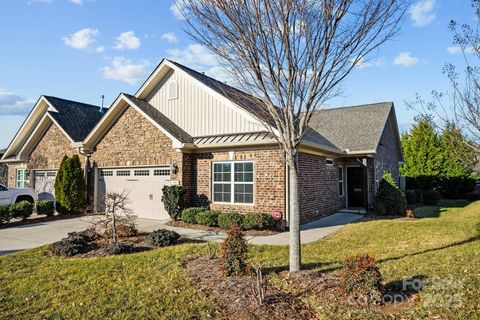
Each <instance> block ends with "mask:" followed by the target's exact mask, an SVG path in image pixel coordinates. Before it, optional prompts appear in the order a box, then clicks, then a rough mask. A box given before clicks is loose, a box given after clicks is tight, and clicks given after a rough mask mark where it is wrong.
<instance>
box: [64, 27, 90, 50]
mask: <svg viewBox="0 0 480 320" xmlns="http://www.w3.org/2000/svg"><path fill="white" fill-rule="evenodd" d="M98 33H99V32H98V30H97V29H90V28H84V29H81V30H79V31H77V32H75V33H73V34H71V35H70V36H69V37H63V38H62V40H63V43H65V45H67V46H69V47H72V48H75V49H88V48H89V47H90V45H91V44H93V43H94V42H95V41H96V37H97V36H98Z"/></svg>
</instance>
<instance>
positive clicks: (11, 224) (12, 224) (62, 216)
mask: <svg viewBox="0 0 480 320" xmlns="http://www.w3.org/2000/svg"><path fill="white" fill-rule="evenodd" d="M81 216H84V215H82V214H70V215H68V214H66V215H65V214H57V215H54V216H51V217H47V216H38V215H37V216H33V217H31V218H29V219H27V220H16V221H13V222H9V223H7V224H2V225H0V229H6V228H13V227H18V226H23V225H28V224H34V223H42V222H49V221H56V220H65V219H72V218H79V217H81Z"/></svg>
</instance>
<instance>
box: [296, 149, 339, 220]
mask: <svg viewBox="0 0 480 320" xmlns="http://www.w3.org/2000/svg"><path fill="white" fill-rule="evenodd" d="M326 160H327V159H326V157H322V156H317V155H312V154H307V153H300V154H299V156H298V165H299V181H298V182H299V197H300V212H301V214H302V216H301V222H302V223H304V222H307V221H311V220H314V219H316V218H318V217H321V216H324V215H328V214H332V213H334V212H336V211H338V210H339V209H341V208H343V207H344V206H345V204H344V197H341V196H340V195H339V187H338V161H337V160H335V161H334V165H333V166H327V163H326Z"/></svg>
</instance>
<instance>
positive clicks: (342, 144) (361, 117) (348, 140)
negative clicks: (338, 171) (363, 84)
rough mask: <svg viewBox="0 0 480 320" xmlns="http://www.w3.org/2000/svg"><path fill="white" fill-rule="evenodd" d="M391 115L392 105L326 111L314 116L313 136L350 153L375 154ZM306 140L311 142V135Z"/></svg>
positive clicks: (379, 104)
mask: <svg viewBox="0 0 480 320" xmlns="http://www.w3.org/2000/svg"><path fill="white" fill-rule="evenodd" d="M392 115H393V116H394V113H393V103H392V102H382V103H374V104H367V105H358V106H352V107H343V108H335V109H325V110H320V111H316V112H314V113H313V114H312V118H311V120H310V127H311V128H312V130H313V132H315V133H318V134H319V135H320V136H322V137H324V138H325V139H326V140H328V141H330V142H331V143H333V144H334V145H335V146H336V147H337V148H340V149H343V150H346V151H347V153H348V152H362V151H369V152H375V150H376V149H377V147H378V145H379V143H380V138H381V136H382V133H383V131H384V129H385V125H386V123H387V120H388V119H389V117H391V116H392ZM395 126H396V121H395ZM397 135H398V129H397ZM306 139H307V140H309V138H308V135H307V137H306Z"/></svg>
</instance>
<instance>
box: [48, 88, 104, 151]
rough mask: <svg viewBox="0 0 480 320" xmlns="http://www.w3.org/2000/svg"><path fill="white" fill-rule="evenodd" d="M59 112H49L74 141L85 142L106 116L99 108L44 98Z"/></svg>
mask: <svg viewBox="0 0 480 320" xmlns="http://www.w3.org/2000/svg"><path fill="white" fill-rule="evenodd" d="M44 97H45V99H47V100H48V102H49V103H50V104H51V105H52V106H53V107H54V108H55V109H56V110H57V111H58V112H54V111H47V112H48V113H49V114H50V115H51V116H52V118H53V119H54V120H55V121H56V122H57V123H58V125H59V126H60V127H62V129H63V130H64V131H65V132H66V133H67V134H68V135H69V136H70V138H72V140H73V141H76V142H78V141H83V139H85V138H86V137H87V135H88V134H89V133H90V131H91V130H92V129H93V128H94V127H95V126H96V125H97V123H98V121H100V119H101V118H102V117H103V115H104V114H105V111H106V110H104V112H100V107H99V106H94V105H91V104H86V103H81V102H76V101H71V100H66V99H61V98H57V97H52V96H44Z"/></svg>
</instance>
